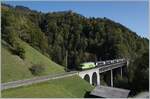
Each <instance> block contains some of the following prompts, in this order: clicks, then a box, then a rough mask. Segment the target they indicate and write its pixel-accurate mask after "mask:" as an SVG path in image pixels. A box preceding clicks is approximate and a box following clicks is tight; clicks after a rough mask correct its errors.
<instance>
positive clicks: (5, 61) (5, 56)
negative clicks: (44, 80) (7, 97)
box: [1, 41, 64, 82]
mask: <svg viewBox="0 0 150 99" xmlns="http://www.w3.org/2000/svg"><path fill="white" fill-rule="evenodd" d="M21 44H22V45H23V46H24V48H25V52H26V53H25V57H26V59H25V60H23V59H21V58H20V57H19V56H17V55H14V54H12V52H11V50H10V47H9V46H8V45H7V43H6V42H4V41H2V47H1V48H2V50H1V51H2V52H1V53H2V56H1V57H2V64H1V71H2V74H1V76H2V82H9V81H14V80H20V79H25V78H31V77H34V76H33V75H32V73H31V72H30V70H29V68H30V67H31V66H32V65H33V64H35V65H36V64H40V65H41V66H43V67H44V72H43V73H42V74H41V75H47V74H54V73H59V72H63V71H64V69H63V67H62V66H60V65H58V64H56V63H54V62H53V61H51V60H50V59H49V58H47V57H46V56H44V55H42V54H41V53H40V52H38V51H37V50H35V49H34V48H32V47H31V46H29V45H28V44H27V43H25V42H23V41H22V42H21Z"/></svg>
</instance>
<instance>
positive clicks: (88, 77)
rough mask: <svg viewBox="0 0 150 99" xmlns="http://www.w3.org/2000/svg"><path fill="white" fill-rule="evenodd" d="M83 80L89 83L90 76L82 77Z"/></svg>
mask: <svg viewBox="0 0 150 99" xmlns="http://www.w3.org/2000/svg"><path fill="white" fill-rule="evenodd" d="M84 80H86V81H87V82H89V83H90V76H89V75H88V74H86V75H85V76H84Z"/></svg>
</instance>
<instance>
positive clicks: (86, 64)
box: [78, 59, 125, 70]
mask: <svg viewBox="0 0 150 99" xmlns="http://www.w3.org/2000/svg"><path fill="white" fill-rule="evenodd" d="M123 61H125V59H114V60H107V61H97V62H84V63H81V64H80V65H79V66H78V70H86V69H91V68H95V67H99V66H105V65H109V64H112V63H118V62H123Z"/></svg>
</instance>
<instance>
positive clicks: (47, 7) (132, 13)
mask: <svg viewBox="0 0 150 99" xmlns="http://www.w3.org/2000/svg"><path fill="white" fill-rule="evenodd" d="M5 3H7V4H11V5H13V6H15V5H23V6H26V7H29V8H30V9H33V10H37V11H42V12H53V11H65V10H73V11H74V12H77V13H79V14H82V15H84V16H86V17H101V18H103V17H107V18H109V19H112V20H114V21H115V22H119V23H121V24H123V25H124V26H126V27H128V28H129V29H131V30H132V31H134V32H136V33H137V34H138V35H140V36H142V37H147V38H148V2H147V1H132V2H131V1H123V2H119V1H115V2H114V1H113V2H112V1H107V2H104V1H95V2H92V1H91V2H83V1H82V2H65V1H63V2H60V1H56V2H54V1H11V2H10V1H7V2H5Z"/></svg>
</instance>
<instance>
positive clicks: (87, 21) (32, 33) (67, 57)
mask: <svg viewBox="0 0 150 99" xmlns="http://www.w3.org/2000/svg"><path fill="white" fill-rule="evenodd" d="M1 9H2V10H1V27H2V28H1V29H2V30H1V31H2V34H1V36H2V40H4V41H6V42H7V43H9V44H10V45H11V47H13V48H14V51H15V54H17V55H18V56H20V57H21V58H22V59H24V58H25V57H24V53H25V51H24V49H23V47H22V46H21V44H20V43H19V40H23V41H25V42H27V43H28V44H30V45H31V46H32V47H34V48H35V49H37V50H38V51H40V52H41V53H43V54H44V55H45V56H47V57H48V58H50V59H52V60H53V61H55V62H56V63H58V64H60V65H62V66H65V67H66V66H67V68H70V69H71V68H76V67H77V66H78V65H79V64H80V63H82V62H87V61H97V60H98V61H99V60H108V59H116V58H126V59H128V60H130V65H129V67H128V69H129V73H128V74H129V75H128V76H129V77H128V81H127V80H125V79H120V80H119V79H118V82H119V84H123V86H124V87H125V88H128V89H132V90H134V92H135V93H136V92H140V91H142V90H148V88H149V87H148V86H149V84H148V81H149V77H148V73H149V70H148V69H149V64H148V61H149V57H148V56H149V40H148V39H147V38H143V37H140V36H138V35H137V34H136V33H135V32H133V31H131V30H130V29H129V28H127V27H125V26H123V25H121V24H120V23H117V22H114V21H113V20H110V19H108V18H106V17H104V18H94V17H90V18H87V17H84V16H82V15H80V14H77V13H75V12H73V11H61V12H48V13H42V12H37V11H34V10H30V9H29V8H27V7H23V6H16V7H13V6H10V5H7V4H2V7H1ZM141 28H142V27H141ZM135 75H136V76H135ZM129 83H130V84H129ZM119 84H117V85H118V87H119ZM139 85H143V86H139ZM121 87H122V85H121ZM135 90H136V91H135Z"/></svg>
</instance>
